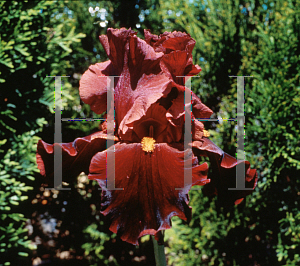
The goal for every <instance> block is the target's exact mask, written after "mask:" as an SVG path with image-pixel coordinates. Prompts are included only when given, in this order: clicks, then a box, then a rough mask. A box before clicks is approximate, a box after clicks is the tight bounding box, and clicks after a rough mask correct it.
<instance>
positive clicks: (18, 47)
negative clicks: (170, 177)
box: [0, 0, 300, 266]
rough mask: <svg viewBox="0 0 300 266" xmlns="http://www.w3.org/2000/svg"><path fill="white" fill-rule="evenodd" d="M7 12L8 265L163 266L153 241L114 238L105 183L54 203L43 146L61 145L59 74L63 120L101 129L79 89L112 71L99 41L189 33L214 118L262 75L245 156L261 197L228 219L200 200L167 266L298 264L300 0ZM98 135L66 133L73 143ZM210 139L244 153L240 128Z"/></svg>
mask: <svg viewBox="0 0 300 266" xmlns="http://www.w3.org/2000/svg"><path fill="white" fill-rule="evenodd" d="M89 7H92V8H93V11H94V12H89ZM96 7H98V9H97V10H98V11H95V10H96ZM102 9H105V12H104V13H103V14H104V15H103V14H102V16H101V14H100V13H101V10H102ZM0 10H1V12H0V34H1V46H0V71H1V73H0V74H1V76H0V102H1V104H0V114H1V118H0V127H1V128H0V136H1V139H0V216H1V225H0V265H32V263H33V262H34V263H42V262H47V263H49V265H67V263H72V265H154V258H153V248H152V243H151V241H150V240H149V238H148V237H147V236H146V237H143V238H142V239H141V244H140V246H139V248H137V247H134V246H131V245H129V244H127V243H124V242H122V241H121V240H120V239H119V238H118V237H117V236H115V235H114V234H112V233H111V232H110V231H109V230H108V227H107V223H106V221H105V217H103V216H101V215H100V213H99V209H100V191H98V185H97V184H94V183H93V182H90V181H88V180H87V179H86V177H85V176H84V175H82V176H80V177H79V178H78V180H74V182H73V183H72V184H69V187H71V188H72V189H71V191H56V190H50V191H46V190H45V189H44V188H43V187H42V186H41V183H42V179H41V177H40V175H39V172H38V169H37V166H36V162H35V151H36V143H37V141H38V139H40V138H42V139H43V140H45V141H46V142H48V143H53V133H54V110H53V108H54V101H53V100H54V78H51V77H47V76H55V75H66V76H70V77H69V78H63V88H62V100H63V117H71V118H75V117H95V118H96V117H99V116H96V115H94V114H93V113H92V112H91V111H90V109H89V107H88V106H86V105H83V104H82V102H81V101H80V98H79V94H78V86H79V85H78V84H79V83H78V82H79V80H80V76H81V75H82V73H83V72H84V71H85V70H86V69H87V68H88V66H89V65H90V64H94V63H96V62H100V61H104V60H107V57H106V55H105V53H104V50H103V48H102V47H101V45H100V42H99V41H98V36H99V35H100V34H105V32H106V29H107V27H122V26H124V27H126V28H129V27H132V28H133V29H135V30H137V31H138V36H142V35H143V29H151V31H152V32H153V33H155V34H160V33H163V32H164V31H166V30H167V31H173V30H179V31H185V32H187V33H189V34H190V35H191V36H192V37H193V38H194V39H195V40H196V46H195V49H194V62H195V63H197V64H199V65H200V66H201V67H202V72H201V75H200V76H201V78H199V79H194V81H193V85H192V87H193V89H194V90H195V92H196V93H197V94H198V95H199V97H200V98H201V99H202V101H203V102H204V103H205V104H206V105H207V106H209V107H210V108H212V109H213V110H214V112H215V114H214V118H223V120H225V119H228V118H234V117H235V116H236V111H235V110H236V86H237V85H236V78H230V77H229V76H231V75H232V76H236V75H243V76H253V77H252V78H250V77H249V78H245V116H246V124H245V149H246V158H247V160H249V161H250V163H251V165H252V166H253V168H256V169H257V170H258V173H259V181H258V185H257V188H256V189H255V191H254V193H253V194H252V195H251V196H249V197H247V198H246V199H245V200H244V201H243V202H242V203H241V204H240V205H238V206H235V207H233V208H232V209H229V210H227V209H226V210H224V209H218V208H217V207H216V199H215V198H207V197H205V196H204V195H203V194H202V193H201V190H200V191H192V192H191V193H190V205H191V206H192V207H193V216H192V221H191V222H190V223H189V224H186V223H185V222H184V221H181V220H180V219H176V217H175V218H173V227H172V229H169V230H167V231H166V236H165V241H166V246H167V247H166V252H167V259H168V265H176V266H177V265H187V266H189V265H241V266H244V265H299V264H300V256H299V250H300V212H299V203H300V202H299V201H300V181H299V174H300V148H299V147H300V137H299V135H300V107H299V106H300V84H299V73H300V44H299V40H300V36H299V35H300V2H299V1H291V0H290V1H283V0H279V1H262V0H253V1H247V2H240V1H234V0H232V1H227V0H220V1H211V0H207V1H200V0H190V1H178V0H170V1H160V0H147V1H138V0H136V1H132V0H131V1H99V2H97V1H62V0H58V1H45V0H42V1H24V2H21V1H18V2H17V1H0ZM102 11H103V10H102ZM100 22H102V23H100ZM103 23H104V24H103ZM103 25H104V26H103ZM98 125H99V123H91V122H63V141H64V142H69V141H73V140H74V139H75V138H76V137H80V136H85V135H87V134H90V133H91V132H93V131H96V130H97V128H98ZM205 127H206V128H208V129H209V131H210V133H211V139H212V140H213V141H214V142H215V143H217V144H218V145H219V146H220V147H221V148H222V149H223V150H225V151H226V152H228V153H229V154H231V155H233V156H234V155H235V149H236V144H235V143H236V132H235V123H234V122H227V121H220V122H219V123H211V122H207V123H206V124H205ZM50 225H51V226H52V227H51V226H50ZM49 226H50V227H49ZM45 228H48V229H49V228H52V229H51V230H50V229H49V230H48V229H47V230H48V231H47V230H46V229H45ZM51 263H52V264H51ZM75 263H76V264H75Z"/></svg>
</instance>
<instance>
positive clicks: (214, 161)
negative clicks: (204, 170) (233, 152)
mask: <svg viewBox="0 0 300 266" xmlns="http://www.w3.org/2000/svg"><path fill="white" fill-rule="evenodd" d="M193 149H194V154H195V155H197V156H206V157H208V158H209V159H210V162H211V168H212V170H213V171H212V174H211V176H209V178H210V180H211V182H210V184H208V185H206V186H205V187H204V189H203V191H204V193H205V194H207V195H213V194H216V195H218V202H219V205H220V206H223V207H228V206H231V205H233V204H239V203H240V202H241V201H242V199H243V198H244V197H246V196H247V195H250V194H251V193H252V192H253V191H252V190H228V188H235V187H236V166H237V165H238V164H244V165H245V187H246V188H253V189H254V188H255V187H256V184H257V171H256V170H255V169H251V168H250V163H249V162H248V161H241V160H236V159H235V158H234V157H232V156H230V155H229V154H227V153H225V152H224V151H223V150H221V149H220V148H219V147H218V146H217V145H216V144H214V143H213V142H212V141H211V140H209V139H208V138H203V139H202V140H201V141H194V142H193Z"/></svg>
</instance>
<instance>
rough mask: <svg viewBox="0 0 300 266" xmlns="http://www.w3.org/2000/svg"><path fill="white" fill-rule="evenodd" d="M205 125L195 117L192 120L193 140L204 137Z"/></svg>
mask: <svg viewBox="0 0 300 266" xmlns="http://www.w3.org/2000/svg"><path fill="white" fill-rule="evenodd" d="M203 130H204V125H203V123H202V122H200V121H198V120H197V119H195V118H194V117H193V121H192V138H193V140H201V139H202V137H203Z"/></svg>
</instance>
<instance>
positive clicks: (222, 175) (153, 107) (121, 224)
mask: <svg viewBox="0 0 300 266" xmlns="http://www.w3.org/2000/svg"><path fill="white" fill-rule="evenodd" d="M100 42H101V43H102V45H103V47H104V49H105V51H106V53H107V55H108V57H109V60H108V61H106V62H103V63H97V64H95V65H92V66H90V67H89V69H88V70H87V71H86V72H85V73H84V74H83V76H82V78H81V81H80V88H79V90H80V97H81V99H82V100H83V101H84V102H85V103H87V104H89V105H90V106H91V109H92V110H93V111H94V112H96V113H98V114H101V113H103V112H104V111H106V109H107V80H106V79H104V78H99V77H105V76H120V78H118V79H117V81H116V82H115V87H114V104H115V145H114V147H113V148H114V154H115V187H116V188H124V189H123V190H108V189H107V188H106V178H107V177H106V170H107V169H106V167H107V164H106V160H107V150H106V139H107V134H106V133H107V131H106V128H105V123H104V124H103V130H102V131H100V132H97V133H94V134H92V135H89V136H87V137H83V138H78V139H76V140H75V141H74V142H73V143H62V144H53V145H50V144H47V143H45V142H43V141H42V140H40V141H39V143H38V148H37V163H38V167H39V169H40V171H41V174H42V175H44V176H47V177H48V178H50V179H51V178H52V177H53V171H54V170H53V165H54V164H53V160H54V159H53V150H54V145H60V146H61V147H62V156H63V159H62V160H63V162H62V163H63V179H64V180H65V181H70V180H72V178H76V176H78V175H79V173H81V172H85V173H86V174H88V177H89V178H90V179H95V180H97V181H98V183H99V185H100V186H101V188H102V199H101V202H102V204H101V208H102V210H101V213H102V214H104V215H106V216H108V217H109V218H110V221H111V225H110V230H111V231H112V232H114V233H118V235H119V236H120V237H121V238H122V239H123V240H124V241H127V242H129V243H132V244H138V239H139V238H140V237H141V236H143V235H146V234H151V235H156V236H157V235H158V233H159V231H161V230H164V229H168V228H170V227H171V217H172V216H175V215H176V216H179V217H180V218H182V219H185V220H186V219H189V218H190V217H191V207H189V206H188V192H189V190H190V188H191V187H192V186H194V185H205V184H207V185H205V187H207V189H206V191H207V192H210V193H215V194H217V195H218V196H219V197H220V198H221V202H222V203H223V204H225V205H228V204H233V203H239V202H240V201H241V200H242V199H243V198H244V197H245V196H246V195H248V194H250V193H251V192H250V191H228V188H229V187H235V182H236V166H237V164H245V170H246V180H245V183H246V187H248V188H254V187H255V186H256V181H257V173H256V170H253V169H250V165H249V162H247V161H237V160H236V159H235V158H233V157H231V156H230V155H228V154H226V153H224V152H223V151H222V150H221V149H220V148H219V147H217V146H216V145H215V144H214V143H213V142H212V141H210V140H209V139H208V137H207V135H206V131H205V130H204V126H203V124H202V123H201V122H200V121H198V120H197V118H209V117H210V116H211V114H212V111H211V110H210V109H209V108H208V107H207V106H205V105H204V104H203V103H202V102H201V101H200V99H199V98H198V97H197V96H196V95H195V94H194V93H192V92H191V93H192V140H193V143H192V151H193V155H192V182H191V183H189V184H186V183H184V178H183V177H184V158H185V155H186V153H187V150H184V142H183V141H184V134H183V132H184V114H185V111H184V92H185V90H186V87H185V86H184V78H183V77H179V76H193V75H195V74H198V73H199V72H200V71H201V68H200V67H199V66H198V65H194V64H193V62H192V50H193V48H194V45H195V41H194V40H193V39H192V38H191V37H190V35H188V34H186V33H181V32H176V31H175V32H172V33H170V32H165V33H164V34H161V35H160V36H157V35H153V34H151V33H150V32H149V31H148V30H146V31H145V40H142V39H140V38H138V37H137V36H136V33H135V32H134V31H132V30H130V29H129V30H127V29H125V28H122V29H108V31H107V35H101V36H100ZM109 149H111V148H109ZM199 156H206V157H209V159H210V161H211V164H212V167H213V170H214V171H213V175H212V176H211V177H210V179H207V173H208V165H207V163H203V164H201V165H199V164H198V158H199ZM209 182H210V183H209ZM208 183H209V184H208ZM176 188H182V189H181V190H178V189H176Z"/></svg>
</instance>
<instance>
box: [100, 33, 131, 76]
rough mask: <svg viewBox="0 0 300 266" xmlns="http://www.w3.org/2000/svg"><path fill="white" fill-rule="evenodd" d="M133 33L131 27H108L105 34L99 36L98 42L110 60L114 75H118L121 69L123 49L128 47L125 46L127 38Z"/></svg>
mask: <svg viewBox="0 0 300 266" xmlns="http://www.w3.org/2000/svg"><path fill="white" fill-rule="evenodd" d="M135 34H136V32H135V31H133V30H131V29H128V30H127V29H125V28H121V29H112V28H108V29H107V36H106V35H101V36H99V39H100V42H101V44H102V45H103V47H104V49H105V52H106V53H107V56H108V58H109V59H110V60H111V62H112V64H113V66H114V68H115V69H116V72H117V73H116V74H115V75H116V76H118V75H119V74H120V73H121V72H122V70H123V65H124V56H125V51H126V49H128V47H126V43H127V41H128V38H129V37H130V36H134V35H135Z"/></svg>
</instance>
